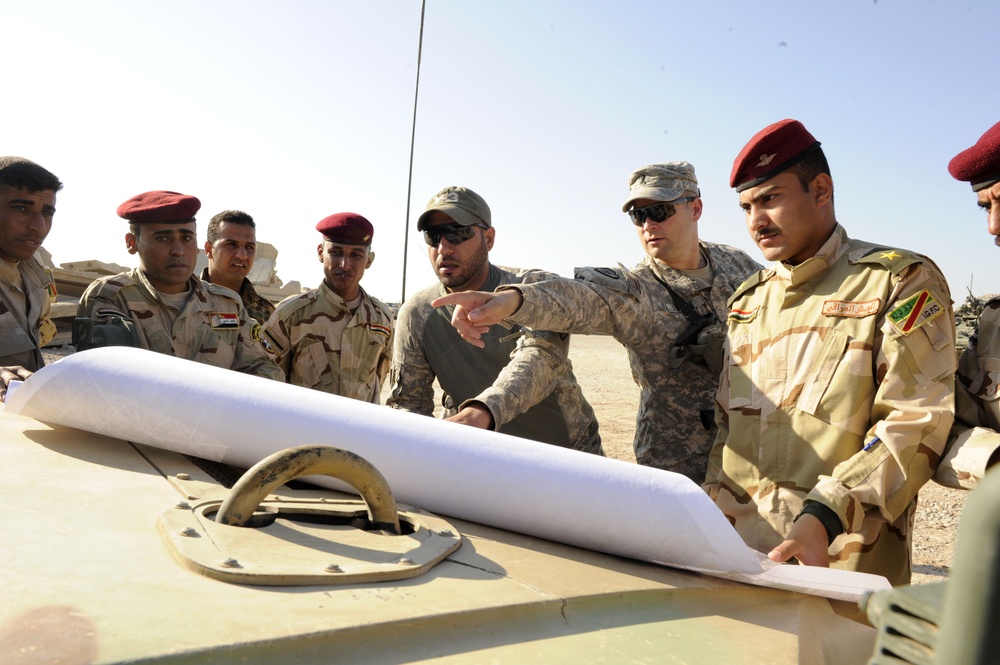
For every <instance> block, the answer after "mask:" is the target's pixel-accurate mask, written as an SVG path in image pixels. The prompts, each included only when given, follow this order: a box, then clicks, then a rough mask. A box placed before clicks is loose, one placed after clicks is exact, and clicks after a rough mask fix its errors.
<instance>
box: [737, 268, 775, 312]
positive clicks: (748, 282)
mask: <svg viewBox="0 0 1000 665" xmlns="http://www.w3.org/2000/svg"><path fill="white" fill-rule="evenodd" d="M773 274H774V271H773V270H771V269H769V270H758V271H757V272H755V273H754V274H752V275H750V276H749V277H747V278H746V279H745V280H743V283H742V284H740V285H739V286H737V287H736V290H735V291H733V295H731V296H729V301H728V303H727V304H728V305H729V306H730V307H732V306H733V303H734V302H735V301H736V299H737V298H738V297H740V296H741V295H743V294H744V293H746V292H747V291H749V290H750V289H752V288H753V287H755V286H757V285H758V284H760V283H761V282H763V281H764V280H765V279H767V278H768V277H770V276H771V275H773Z"/></svg>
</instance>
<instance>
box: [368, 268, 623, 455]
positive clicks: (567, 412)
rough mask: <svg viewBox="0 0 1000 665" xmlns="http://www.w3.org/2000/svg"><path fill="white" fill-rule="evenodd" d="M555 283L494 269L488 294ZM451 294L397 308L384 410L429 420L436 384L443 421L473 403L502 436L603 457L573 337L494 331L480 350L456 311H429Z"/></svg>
mask: <svg viewBox="0 0 1000 665" xmlns="http://www.w3.org/2000/svg"><path fill="white" fill-rule="evenodd" d="M552 277H556V275H553V274H552V273H548V272H543V271H541V270H518V269H516V268H502V267H499V266H494V265H490V269H489V276H488V277H487V279H486V282H485V284H484V285H483V288H484V290H491V289H494V288H496V287H497V286H499V285H501V284H526V283H529V282H535V281H540V280H545V279H550V278H552ZM446 293H447V291H446V289H445V287H444V286H443V285H442V284H440V283H438V284H435V285H434V286H431V287H430V288H427V289H424V290H423V291H421V292H420V293H418V294H416V295H415V296H413V297H412V298H410V299H409V300H407V301H406V303H404V304H403V306H402V307H401V308H400V310H399V323H398V326H399V329H398V330H397V335H396V348H395V354H394V356H393V363H392V393H391V395H390V396H389V399H388V401H387V402H386V403H387V404H388V405H389V406H391V407H393V408H396V409H402V410H404V411H410V412H412V413H420V414H423V415H428V416H429V415H432V414H433V413H434V388H433V383H434V378H435V377H437V380H438V383H439V384H440V385H441V389H442V390H443V391H444V417H446V418H447V417H449V416H452V415H454V414H456V413H457V412H458V411H459V410H460V409H461V408H462V407H464V406H466V405H467V404H468V403H469V402H473V401H475V402H479V403H481V404H482V405H484V406H485V407H486V408H487V409H489V411H490V413H491V414H492V416H493V422H494V428H495V429H496V430H497V431H499V432H502V433H504V434H510V435H513V436H519V437H522V438H526V439H532V440H535V441H541V442H544V443H551V444H553V445H558V446H563V447H566V448H574V449H576V450H582V451H584V452H588V453H596V454H599V455H603V454H604V453H603V449H602V448H601V436H600V433H599V432H598V426H597V418H596V417H595V416H594V410H593V409H592V408H591V406H590V404H589V403H588V402H587V400H586V399H585V398H584V396H583V392H582V391H581V390H580V386H579V384H577V382H576V377H575V376H573V366H572V363H571V362H570V360H569V358H568V357H567V352H568V351H569V337H568V336H567V335H559V334H556V333H550V332H535V331H524V334H519V333H520V330H519V329H515V330H513V331H512V330H510V329H508V328H505V327H504V326H491V327H490V330H489V332H488V333H486V334H485V335H484V336H483V339H484V341H485V342H486V348H484V349H480V348H477V347H475V346H472V345H471V344H467V343H466V342H464V341H462V339H461V338H460V337H459V336H458V333H457V332H456V331H455V329H454V328H452V326H451V314H452V311H453V310H454V308H453V307H439V308H437V309H435V308H433V307H431V304H430V303H431V301H432V300H434V299H435V298H437V297H440V296H443V295H445V294H446ZM515 340H516V341H515ZM456 405H457V406H456Z"/></svg>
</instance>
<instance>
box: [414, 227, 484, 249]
mask: <svg viewBox="0 0 1000 665" xmlns="http://www.w3.org/2000/svg"><path fill="white" fill-rule="evenodd" d="M477 228H480V229H485V228H489V227H487V226H486V225H485V224H473V225H472V226H462V225H461V224H442V225H441V226H430V227H427V228H426V229H424V242H426V243H427V245H428V246H429V247H437V246H438V243H440V242H441V238H444V239H445V240H447V241H448V243H449V244H451V245H460V244H462V243H463V242H465V241H466V240H468V239H469V238H471V237H472V236H474V235H476V231H475V230H476V229H477Z"/></svg>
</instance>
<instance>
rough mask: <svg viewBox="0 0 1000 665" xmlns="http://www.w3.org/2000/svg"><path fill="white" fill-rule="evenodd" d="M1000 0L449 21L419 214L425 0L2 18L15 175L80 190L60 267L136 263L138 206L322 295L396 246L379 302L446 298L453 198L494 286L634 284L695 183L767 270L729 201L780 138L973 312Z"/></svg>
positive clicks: (75, 8) (438, 2)
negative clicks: (358, 245) (359, 231)
mask: <svg viewBox="0 0 1000 665" xmlns="http://www.w3.org/2000/svg"><path fill="white" fill-rule="evenodd" d="M995 7H996V5H995V0H989V1H988V0H968V1H966V0H947V1H946V0H876V1H873V0H841V1H840V2H818V1H811V2H810V1H807V0H781V1H767V0H761V1H758V2H746V1H745V0H727V1H723V0H718V1H714V0H703V1H700V2H683V3H682V2H669V1H661V2H639V1H628V0H616V1H615V2H610V1H609V2H602V3H598V2H580V1H559V2H556V1H552V2H549V1H545V0H524V1H521V0H518V1H495V2H480V1H478V0H427V9H426V17H425V24H424V45H423V59H422V63H421V72H420V93H419V106H418V113H417V133H416V142H415V156H414V164H413V181H412V195H411V196H410V200H409V205H410V211H409V217H408V218H407V204H408V201H407V172H408V166H409V153H410V129H411V122H412V108H413V98H414V82H415V81H414V79H415V75H416V60H417V44H418V36H419V29H420V2H419V0H391V1H379V0H358V1H355V2H346V1H341V0H313V1H305V0H284V1H282V2H273V1H267V2H265V1H259V0H250V1H247V0H241V1H239V2H235V1H220V0H212V1H211V2H204V1H198V2H192V1H188V0H172V1H171V2H160V1H142V2H135V1H127V2H113V1H104V0H91V1H88V2H78V1H76V0H63V1H55V0H50V1H46V0H36V1H34V2H24V1H23V0H17V1H13V0H0V26H2V34H3V38H2V41H0V53H2V59H3V74H2V76H3V78H4V85H3V86H2V88H0V127H2V128H3V131H2V134H0V136H2V141H0V145H2V147H0V154H14V155H22V156H24V157H28V158H29V159H33V160H34V161H36V162H38V163H40V164H42V165H43V166H45V167H46V168H48V169H50V170H51V171H53V172H54V173H56V174H57V175H58V176H59V177H60V178H61V179H62V180H63V182H64V183H65V188H64V190H63V191H62V192H60V194H59V197H58V205H57V208H58V212H57V214H56V217H55V224H54V228H53V231H52V233H51V234H50V236H49V239H48V240H47V241H46V243H45V246H46V248H47V249H48V250H49V251H50V252H51V254H52V256H53V259H54V261H55V262H56V263H63V262H68V261H79V260H85V259H100V260H103V261H109V262H114V263H119V264H121V265H125V266H128V267H132V266H134V265H136V264H137V261H136V259H135V258H134V257H131V256H130V255H129V254H128V253H127V252H126V251H125V243H124V234H125V231H126V224H125V222H124V221H123V220H121V219H119V218H118V217H117V216H116V215H115V210H116V208H117V207H118V205H119V204H120V203H121V202H122V201H124V200H126V199H127V198H129V197H131V196H133V195H134V194H138V193H140V192H143V191H147V190H151V189H172V190H177V191H180V192H184V193H188V194H194V195H196V196H198V197H199V198H200V199H201V201H202V206H203V207H202V212H201V213H200V214H199V231H200V232H201V240H202V241H203V240H204V226H205V224H207V221H208V219H209V217H211V215H213V214H215V213H216V212H219V211H221V210H224V209H229V208H237V209H241V210H245V211H247V212H249V213H250V214H251V215H253V216H254V218H255V219H256V221H257V237H258V240H260V241H263V242H269V243H271V244H273V245H275V246H277V247H278V249H279V251H280V254H279V256H278V273H279V275H280V277H281V278H282V279H284V280H285V281H290V280H298V281H300V282H301V283H302V284H303V285H305V286H316V285H317V284H318V283H319V282H320V280H321V279H322V266H321V265H320V263H319V261H318V259H317V257H316V245H317V243H318V241H319V236H318V234H317V233H316V231H315V224H316V222H318V221H319V220H320V219H322V218H323V217H325V216H327V215H329V214H332V213H334V212H341V211H354V212H358V213H361V214H363V215H365V216H366V217H368V218H369V219H370V220H371V221H372V223H373V224H374V225H375V229H376V231H375V238H374V249H375V251H376V260H375V263H374V264H373V266H372V267H371V268H370V269H369V271H368V272H367V273H366V275H365V278H364V280H363V282H362V285H363V286H365V288H366V289H367V290H368V291H369V292H370V293H372V294H373V295H375V296H377V297H379V298H381V299H382V300H385V301H390V302H391V301H399V300H400V298H401V296H402V283H403V265H404V241H405V240H406V239H408V244H409V249H408V252H407V254H408V267H407V269H406V293H407V295H409V294H412V293H413V292H415V291H416V290H418V289H419V288H422V287H424V286H426V285H428V284H429V283H431V282H432V281H433V280H434V276H433V273H432V272H431V269H430V266H429V264H428V261H427V258H426V252H425V245H424V244H423V241H422V239H421V236H420V235H419V234H418V233H417V232H416V231H415V228H414V223H415V221H416V219H417V217H418V216H419V214H420V212H422V210H423V208H424V205H425V204H426V202H427V200H428V199H429V198H430V197H431V196H432V195H433V194H434V193H435V192H437V191H438V190H439V189H441V188H442V187H444V186H447V185H465V186H467V187H470V188H472V189H474V190H475V191H477V192H478V193H480V194H481V195H482V196H483V197H484V198H485V199H486V200H487V202H488V203H489V204H490V207H491V208H492V211H493V221H494V225H495V226H496V228H497V240H496V246H495V248H494V250H493V252H492V253H491V258H492V260H493V261H494V263H498V264H501V265H511V266H519V267H537V268H546V269H549V270H552V271H555V272H558V273H561V274H563V275H571V274H572V270H573V267H574V266H578V265H615V264H617V263H618V262H621V263H623V264H625V265H626V266H631V265H634V264H635V263H636V261H637V260H638V259H639V257H640V256H641V252H642V249H641V247H640V245H639V242H638V240H637V238H636V235H635V232H634V230H633V227H632V225H631V224H630V223H629V221H628V218H627V217H626V216H625V215H624V214H622V212H621V204H622V202H623V201H624V200H625V198H626V196H627V191H628V190H627V178H628V175H629V173H630V172H631V171H632V170H633V169H635V168H637V167H640V166H643V165H646V164H650V163H656V162H665V161H674V160H687V161H689V162H691V163H692V164H694V166H695V168H696V170H697V175H698V178H699V182H700V185H701V190H702V195H703V199H704V202H705V213H704V215H703V217H702V221H701V222H700V224H701V228H700V231H701V235H702V237H703V238H705V239H707V240H711V241H715V242H725V243H728V244H733V245H736V246H738V247H741V248H743V249H745V250H746V251H748V252H749V253H750V255H751V256H753V257H754V258H757V259H758V260H760V259H761V257H760V253H759V252H758V250H757V249H756V248H755V247H754V245H753V243H752V242H751V241H750V239H749V237H748V235H747V231H746V227H745V225H744V219H743V214H742V212H741V211H740V210H739V208H738V199H737V195H736V194H735V193H734V192H733V191H732V190H731V189H730V188H729V173H730V170H731V168H732V163H733V159H734V157H735V156H736V154H737V153H738V152H739V151H740V149H741V148H742V146H743V145H744V144H745V143H746V141H747V140H748V139H749V138H750V137H751V136H752V135H753V134H754V133H756V132H757V131H758V130H759V129H761V128H763V127H764V126H765V125H768V124H770V123H772V122H775V121H777V120H780V119H782V118H788V117H791V118H796V119H799V120H801V121H802V122H803V123H804V124H805V126H806V127H807V128H808V129H809V130H810V131H811V132H812V133H813V134H814V135H815V136H816V138H817V139H819V140H820V141H821V142H822V143H823V148H824V150H825V152H826V154H827V157H828V158H829V161H830V165H831V168H832V171H833V178H834V182H835V187H836V211H837V218H838V220H839V221H840V222H841V223H842V224H844V226H845V227H846V228H847V230H848V233H849V234H851V235H852V236H854V237H857V238H862V239H865V240H869V241H873V242H877V243H882V244H886V245H895V246H899V247H903V248H907V249H912V250H914V251H918V252H921V253H924V254H927V255H929V256H931V258H933V259H934V260H935V261H936V262H937V263H938V265H939V266H940V267H941V268H942V270H943V271H944V273H945V275H946V277H947V278H948V280H949V282H950V284H951V289H952V296H953V298H954V299H955V300H956V301H957V302H961V301H962V300H963V299H964V296H965V294H966V292H967V287H968V286H969V285H970V283H971V285H972V289H973V291H974V292H975V293H977V294H983V293H993V292H1000V271H998V270H997V269H996V266H997V261H998V259H1000V253H998V252H1000V248H997V247H995V246H994V245H993V243H992V240H991V238H990V237H989V236H988V235H987V233H986V218H985V215H984V214H983V212H982V211H980V210H979V209H978V208H977V207H976V205H975V195H974V194H973V193H972V191H971V189H970V188H969V186H968V184H966V183H959V182H957V181H955V180H953V179H952V178H951V177H950V176H949V175H948V172H947V164H948V161H949V160H950V159H951V158H952V157H953V156H954V155H955V154H956V153H958V152H959V151H960V150H964V149H965V148H967V147H969V146H971V145H972V144H973V143H974V142H975V141H976V140H977V139H978V138H979V136H980V135H981V134H982V133H983V132H984V131H986V129H987V128H989V127H990V126H992V125H993V124H994V123H996V122H997V121H998V120H1000V86H997V84H996V77H997V73H998V72H1000V55H998V51H1000V41H998V40H997V39H995V36H994V32H992V31H991V30H990V29H986V27H985V26H989V25H992V24H994V23H995V22H996V8H995Z"/></svg>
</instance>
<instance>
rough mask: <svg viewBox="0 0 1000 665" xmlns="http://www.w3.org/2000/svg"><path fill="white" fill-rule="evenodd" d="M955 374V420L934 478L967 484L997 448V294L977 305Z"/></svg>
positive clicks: (999, 393)
mask: <svg viewBox="0 0 1000 665" xmlns="http://www.w3.org/2000/svg"><path fill="white" fill-rule="evenodd" d="M955 379H956V380H955V424H954V425H952V428H951V436H950V437H949V439H948V452H947V454H946V455H945V457H944V459H943V460H941V465H940V466H939V467H938V469H937V472H936V473H935V474H934V480H936V481H937V482H939V483H941V484H942V485H947V486H949V487H961V488H966V489H972V488H973V487H975V486H976V485H977V484H978V483H979V481H980V480H982V478H983V475H984V474H985V473H986V463H987V462H988V461H989V458H990V455H992V454H993V453H994V452H995V451H996V450H997V448H1000V298H993V299H992V300H990V301H989V302H987V303H986V305H985V306H984V307H983V312H982V314H981V315H980V317H979V324H978V326H977V330H976V332H975V334H973V336H972V338H971V339H970V340H969V346H968V347H967V348H966V349H965V351H964V352H963V353H962V356H961V358H960V359H959V361H958V371H957V373H956V375H955Z"/></svg>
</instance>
